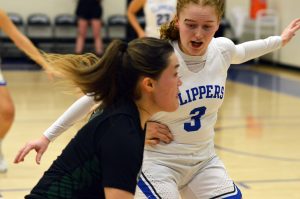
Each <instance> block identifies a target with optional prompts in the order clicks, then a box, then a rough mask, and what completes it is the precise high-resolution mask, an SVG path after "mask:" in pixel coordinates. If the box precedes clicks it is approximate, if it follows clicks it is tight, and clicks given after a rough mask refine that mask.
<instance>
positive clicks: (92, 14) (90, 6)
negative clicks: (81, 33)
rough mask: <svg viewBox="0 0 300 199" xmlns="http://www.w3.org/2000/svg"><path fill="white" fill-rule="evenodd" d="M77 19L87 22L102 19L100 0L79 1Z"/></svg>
mask: <svg viewBox="0 0 300 199" xmlns="http://www.w3.org/2000/svg"><path fill="white" fill-rule="evenodd" d="M76 16H77V18H82V19H86V20H90V19H101V17H102V6H101V4H100V1H99V0H79V2H78V5H77V8H76Z"/></svg>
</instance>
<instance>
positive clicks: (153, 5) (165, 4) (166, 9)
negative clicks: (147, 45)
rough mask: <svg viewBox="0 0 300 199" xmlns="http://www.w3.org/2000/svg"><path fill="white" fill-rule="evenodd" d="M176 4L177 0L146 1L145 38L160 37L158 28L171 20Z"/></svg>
mask: <svg viewBox="0 0 300 199" xmlns="http://www.w3.org/2000/svg"><path fill="white" fill-rule="evenodd" d="M176 3H177V0H146V3H145V5H144V14H145V20H146V21H145V23H146V27H145V32H146V36H148V37H156V38H159V37H160V33H159V29H160V26H161V25H162V24H164V23H167V22H170V21H171V20H172V19H173V17H174V15H175V13H176Z"/></svg>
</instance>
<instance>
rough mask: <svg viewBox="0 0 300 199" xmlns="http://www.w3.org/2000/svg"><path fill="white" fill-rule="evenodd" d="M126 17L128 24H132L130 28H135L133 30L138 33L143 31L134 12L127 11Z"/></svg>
mask: <svg viewBox="0 0 300 199" xmlns="http://www.w3.org/2000/svg"><path fill="white" fill-rule="evenodd" d="M127 17H128V21H129V23H130V25H131V26H132V28H133V29H134V30H135V32H136V33H137V34H138V35H139V34H141V33H143V32H144V30H143V28H142V27H141V25H140V24H139V22H138V20H137V17H136V15H135V14H133V13H131V12H128V13H127Z"/></svg>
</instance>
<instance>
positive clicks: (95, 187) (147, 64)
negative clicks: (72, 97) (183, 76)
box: [25, 38, 181, 199]
mask: <svg viewBox="0 0 300 199" xmlns="http://www.w3.org/2000/svg"><path fill="white" fill-rule="evenodd" d="M45 57H46V59H47V60H48V61H49V62H50V65H51V66H53V67H55V70H57V71H58V73H59V75H60V76H63V77H65V78H67V79H70V80H71V81H72V82H73V83H74V84H75V85H76V86H78V87H79V88H81V90H82V91H83V92H84V93H85V94H88V95H93V96H94V97H95V100H99V101H101V105H100V107H99V109H100V110H102V111H99V112H97V113H96V114H95V115H94V116H93V118H92V119H91V120H90V121H89V122H88V123H87V124H86V125H85V126H84V127H82V129H81V130H79V132H78V133H77V135H76V136H75V137H74V138H73V139H72V140H71V141H70V143H69V144H68V145H67V147H66V148H65V149H64V150H63V152H62V154H61V155H60V156H59V157H58V158H57V159H56V160H55V161H54V162H53V164H52V165H51V167H50V168H49V169H48V170H47V171H46V172H45V173H44V175H43V177H42V178H41V179H40V181H39V182H38V184H37V185H36V186H35V187H34V188H33V190H32V191H31V193H30V194H29V195H27V196H25V198H26V199H34V198H36V199H41V198H55V199H59V198H72V199H75V198H82V199H83V198H84V199H88V198H107V199H113V198H116V199H127V198H133V195H134V193H135V187H136V183H137V179H138V177H139V172H140V169H141V166H142V159H143V150H144V142H145V131H144V129H145V128H144V127H145V123H146V121H147V120H148V119H149V118H150V117H151V116H152V115H153V114H154V113H156V112H158V111H174V110H176V109H177V107H178V98H177V95H178V86H180V85H181V81H180V80H179V78H178V76H177V68H178V66H179V65H178V60H177V57H176V55H175V53H174V50H173V48H172V46H171V45H170V44H169V42H167V41H163V40H159V39H155V38H140V39H136V40H133V41H131V42H130V43H129V44H128V45H127V43H124V42H122V41H118V40H116V41H113V42H112V43H111V44H110V46H109V47H108V49H107V50H106V52H105V54H104V56H103V57H102V59H99V58H97V57H96V56H94V55H92V54H86V55H52V54H45Z"/></svg>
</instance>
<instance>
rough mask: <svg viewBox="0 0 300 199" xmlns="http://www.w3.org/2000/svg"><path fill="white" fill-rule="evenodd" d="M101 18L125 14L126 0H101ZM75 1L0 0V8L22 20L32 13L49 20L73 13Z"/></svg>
mask: <svg viewBox="0 0 300 199" xmlns="http://www.w3.org/2000/svg"><path fill="white" fill-rule="evenodd" d="M102 2H103V3H102V5H103V12H104V13H103V17H104V20H106V18H107V16H109V15H111V14H116V13H122V14H123V13H125V10H126V0H102ZM76 4H77V0H0V8H2V9H4V10H6V11H7V12H17V13H20V14H21V15H22V16H23V17H24V18H26V17H27V16H28V15H29V14H31V13H34V12H42V13H46V14H48V15H49V16H50V17H51V18H53V17H54V16H55V15H57V14H59V13H74V12H75V7H76Z"/></svg>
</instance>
